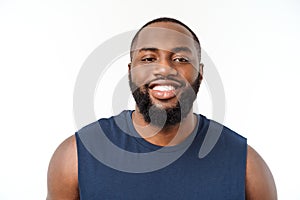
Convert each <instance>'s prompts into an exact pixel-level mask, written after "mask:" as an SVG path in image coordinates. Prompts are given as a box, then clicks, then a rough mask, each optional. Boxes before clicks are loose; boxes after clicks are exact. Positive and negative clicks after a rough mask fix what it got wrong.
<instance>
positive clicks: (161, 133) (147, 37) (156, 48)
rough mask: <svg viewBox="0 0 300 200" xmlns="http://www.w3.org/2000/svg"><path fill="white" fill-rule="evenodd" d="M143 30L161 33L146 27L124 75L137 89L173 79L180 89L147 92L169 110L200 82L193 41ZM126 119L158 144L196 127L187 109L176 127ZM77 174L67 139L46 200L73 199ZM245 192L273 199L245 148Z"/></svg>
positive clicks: (266, 173) (257, 159)
mask: <svg viewBox="0 0 300 200" xmlns="http://www.w3.org/2000/svg"><path fill="white" fill-rule="evenodd" d="M149 27H150V28H151V27H152V28H153V27H160V28H166V29H164V30H159V31H158V32H156V31H153V30H150V29H149V30H147V29H143V30H142V31H141V33H140V35H139V37H138V40H137V43H136V44H135V47H136V48H137V49H143V50H141V51H139V50H137V51H134V52H133V57H132V62H131V63H130V64H129V65H128V67H129V71H130V72H131V76H132V80H133V81H134V82H135V83H136V84H137V85H138V86H141V85H143V84H144V83H146V82H151V80H154V79H155V78H156V77H157V76H173V77H174V79H175V80H176V81H178V82H176V81H175V82H176V84H177V83H179V82H180V83H184V84H182V85H181V86H182V87H178V88H177V89H176V90H175V91H171V92H170V91H160V90H159V89H157V90H152V91H151V90H150V92H149V94H150V98H151V100H152V102H154V103H155V104H156V105H159V106H160V107H163V108H167V107H172V106H174V105H175V104H176V103H177V97H179V96H180V95H181V93H182V91H183V90H185V89H186V87H188V85H189V84H191V83H192V82H193V81H194V80H195V79H196V78H197V77H198V76H197V75H198V73H200V74H201V76H200V79H201V80H202V75H203V65H202V64H201V63H200V61H199V59H198V57H197V50H196V48H195V46H194V44H193V40H191V39H188V38H191V33H190V32H189V31H188V30H186V29H185V28H184V27H182V26H181V25H178V24H175V23H170V22H158V23H154V24H151V25H149ZM170 30H171V31H170ZM174 30H175V31H176V32H174ZM177 33H180V34H177ZM153 34H155V37H153ZM186 36H188V37H186ZM153 38H154V39H153ZM166 38H168V40H166ZM178 47H180V48H178ZM182 47H184V48H182ZM185 47H188V49H186V48H185ZM201 80H200V81H201ZM159 84H161V85H162V86H164V85H170V84H171V85H172V84H175V83H174V82H171V83H170V82H159ZM156 85H157V84H156ZM173 94H176V95H175V96H174V95H173ZM132 119H133V124H134V126H135V128H136V130H137V131H138V133H139V134H140V135H141V136H142V137H143V138H145V139H146V140H147V141H149V142H151V143H153V144H156V145H160V146H165V145H176V144H179V143H180V142H182V141H183V140H184V139H185V138H186V137H187V136H188V135H189V134H190V133H191V132H192V130H193V129H194V128H195V126H196V123H197V120H196V118H195V115H194V114H193V113H192V110H191V111H190V112H189V113H188V115H187V117H186V118H185V119H184V120H183V121H182V122H181V123H180V125H179V124H176V125H174V126H172V127H166V128H162V129H161V128H158V127H155V126H152V125H151V124H148V123H147V122H145V121H144V119H143V116H142V115H141V113H139V110H138V108H136V111H135V112H134V113H133V116H132ZM182 130H185V131H182ZM77 170H78V166H77V149H76V141H75V136H74V135H73V136H71V137H69V138H67V139H66V140H65V141H64V142H63V143H62V144H61V145H60V146H59V147H58V148H57V150H56V151H55V153H54V154H53V157H52V159H51V161H50V164H49V169H48V195H47V199H48V200H63V199H79V191H78V174H77ZM245 193H246V199H247V200H255V199H259V200H275V199H277V192H276V186H275V182H274V179H273V176H272V173H271V171H270V170H269V168H268V166H267V164H266V163H265V162H264V160H263V159H262V158H261V156H260V155H259V154H258V153H257V152H256V151H255V150H254V149H253V148H252V147H250V146H248V151H247V165H246V191H245Z"/></svg>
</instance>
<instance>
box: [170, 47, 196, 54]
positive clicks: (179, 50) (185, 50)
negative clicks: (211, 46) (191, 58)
mask: <svg viewBox="0 0 300 200" xmlns="http://www.w3.org/2000/svg"><path fill="white" fill-rule="evenodd" d="M171 51H172V52H174V53H178V52H181V51H184V52H188V53H192V50H191V49H190V48H189V47H175V48H173V49H172V50H171Z"/></svg>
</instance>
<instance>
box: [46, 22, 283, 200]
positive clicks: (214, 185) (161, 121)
mask: <svg viewBox="0 0 300 200" xmlns="http://www.w3.org/2000/svg"><path fill="white" fill-rule="evenodd" d="M130 57H131V62H130V64H129V65H128V69H129V75H128V76H129V84H130V88H131V91H132V94H133V97H134V99H135V101H136V109H135V110H134V111H123V112H122V113H120V114H119V115H117V116H113V117H111V118H108V119H100V120H98V121H97V122H94V123H92V124H90V125H88V126H86V127H84V128H82V129H81V130H79V131H78V132H77V133H76V134H75V135H73V136H71V137H69V138H68V139H66V140H65V141H64V142H63V143H62V144H61V145H60V146H59V147H58V148H57V150H56V151H55V153H54V155H53V157H52V159H51V161H50V165H49V170H48V196H47V199H48V200H52V199H54V200H57V199H245V198H246V199H259V200H261V199H270V200H271V199H277V194H276V187H275V183H274V180H273V177H272V174H271V172H270V170H269V168H268V166H267V164H266V163H265V162H264V161H263V159H262V158H261V157H260V156H259V154H258V153H257V152H256V151H255V150H254V149H253V148H251V147H250V146H249V145H247V143H246V139H245V138H243V137H242V136H240V135H238V134H237V133H235V132H233V131H232V130H230V129H228V128H227V127H222V128H221V129H218V127H220V124H218V123H216V122H213V121H211V120H208V119H206V118H205V117H204V116H202V115H196V114H194V113H193V110H192V104H193V102H194V100H195V98H196V94H197V92H198V89H199V86H200V84H201V81H202V79H203V64H202V63H201V48H200V43H199V41H198V38H197V36H196V35H195V34H194V33H193V31H192V30H190V28H189V27H187V26H186V25H185V24H183V23H182V22H180V21H178V20H175V19H172V18H158V19H155V20H153V21H150V22H148V23H147V24H145V25H144V26H143V27H142V28H141V29H140V30H139V31H138V33H137V34H136V36H135V37H134V39H133V41H132V45H131V53H130ZM211 124H212V126H210V125H211ZM218 132H219V133H220V135H219V138H218V140H217V142H216V144H214V146H213V148H212V150H211V151H210V152H209V153H208V154H207V155H206V156H205V157H199V149H200V147H201V145H202V144H203V141H204V140H205V137H206V136H207V135H208V134H216V135H218ZM116 149H122V151H121V150H116Z"/></svg>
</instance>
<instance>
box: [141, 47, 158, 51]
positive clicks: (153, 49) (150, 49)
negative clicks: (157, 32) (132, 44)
mask: <svg viewBox="0 0 300 200" xmlns="http://www.w3.org/2000/svg"><path fill="white" fill-rule="evenodd" d="M142 51H158V48H155V47H143V48H140V49H139V52H142Z"/></svg>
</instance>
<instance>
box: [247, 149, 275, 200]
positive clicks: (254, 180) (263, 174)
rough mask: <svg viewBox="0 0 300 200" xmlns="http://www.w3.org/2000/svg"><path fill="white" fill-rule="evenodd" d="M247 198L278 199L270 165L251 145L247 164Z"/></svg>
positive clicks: (250, 199)
mask: <svg viewBox="0 0 300 200" xmlns="http://www.w3.org/2000/svg"><path fill="white" fill-rule="evenodd" d="M246 199H247V200H256V199H259V200H276V199H277V191H276V186H275V181H274V178H273V175H272V173H271V171H270V169H269V167H268V165H267V164H266V163H265V161H264V160H263V159H262V157H261V156H260V155H259V154H258V153H257V152H256V151H255V150H254V149H253V148H252V147H250V146H249V145H248V150H247V166H246Z"/></svg>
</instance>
